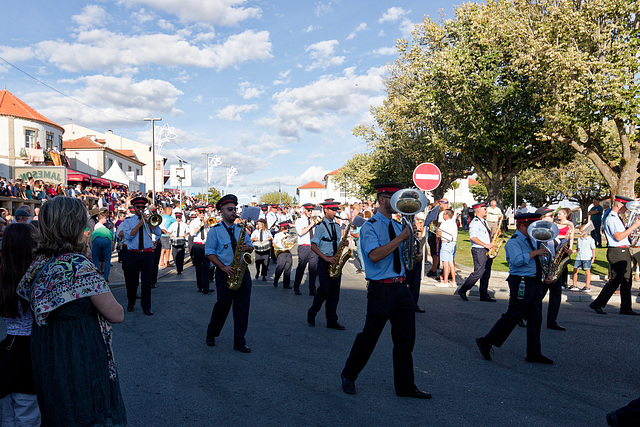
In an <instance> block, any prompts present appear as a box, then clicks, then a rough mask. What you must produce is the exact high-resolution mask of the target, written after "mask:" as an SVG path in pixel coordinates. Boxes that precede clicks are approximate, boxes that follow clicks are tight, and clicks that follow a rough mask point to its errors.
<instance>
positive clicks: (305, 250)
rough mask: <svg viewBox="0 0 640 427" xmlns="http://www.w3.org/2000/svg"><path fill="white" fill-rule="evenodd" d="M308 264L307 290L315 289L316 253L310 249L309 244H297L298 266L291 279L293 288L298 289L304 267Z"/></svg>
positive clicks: (316, 272)
mask: <svg viewBox="0 0 640 427" xmlns="http://www.w3.org/2000/svg"><path fill="white" fill-rule="evenodd" d="M307 265H308V266H309V292H311V291H315V290H316V276H317V274H318V254H317V253H315V252H313V251H312V250H311V246H298V266H297V267H296V277H295V279H294V280H293V289H294V290H296V291H299V290H300V285H301V284H302V277H303V276H304V269H305V268H306V267H307Z"/></svg>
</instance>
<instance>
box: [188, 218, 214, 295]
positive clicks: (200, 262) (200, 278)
mask: <svg viewBox="0 0 640 427" xmlns="http://www.w3.org/2000/svg"><path fill="white" fill-rule="evenodd" d="M204 211H205V207H204V206H197V207H196V214H197V218H196V219H194V220H193V221H191V224H189V234H190V235H191V236H193V244H192V246H191V248H190V249H189V254H190V255H191V261H193V267H194V269H195V270H196V286H197V287H198V292H202V293H203V294H204V295H207V294H208V293H209V266H210V263H209V259H208V258H207V257H206V256H205V253H204V252H205V251H204V245H205V243H206V242H207V232H208V230H209V227H208V226H207V221H206V219H205V217H204V216H205V213H204Z"/></svg>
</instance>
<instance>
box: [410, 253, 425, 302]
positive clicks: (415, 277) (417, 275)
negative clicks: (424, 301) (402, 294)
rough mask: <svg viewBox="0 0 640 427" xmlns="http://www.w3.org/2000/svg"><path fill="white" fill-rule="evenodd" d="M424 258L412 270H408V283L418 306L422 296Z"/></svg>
mask: <svg viewBox="0 0 640 427" xmlns="http://www.w3.org/2000/svg"><path fill="white" fill-rule="evenodd" d="M421 276H422V260H420V262H417V263H415V264H414V266H413V268H412V269H411V270H407V284H408V286H409V291H411V296H413V301H414V302H415V304H416V308H418V298H420V279H421V278H422V277H421Z"/></svg>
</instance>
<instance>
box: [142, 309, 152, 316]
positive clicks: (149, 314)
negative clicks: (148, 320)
mask: <svg viewBox="0 0 640 427" xmlns="http://www.w3.org/2000/svg"><path fill="white" fill-rule="evenodd" d="M142 312H143V313H144V314H146V315H147V316H153V311H151V310H149V309H147V310H142Z"/></svg>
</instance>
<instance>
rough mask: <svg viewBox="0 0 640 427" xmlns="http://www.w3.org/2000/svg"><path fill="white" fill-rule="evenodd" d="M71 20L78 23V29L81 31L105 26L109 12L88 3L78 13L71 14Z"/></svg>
mask: <svg viewBox="0 0 640 427" xmlns="http://www.w3.org/2000/svg"><path fill="white" fill-rule="evenodd" d="M71 20H73V22H75V23H76V24H77V25H78V29H79V30H81V31H83V30H87V29H89V28H98V27H103V26H105V25H106V24H107V22H108V21H109V14H108V13H107V11H106V10H104V8H103V7H101V6H98V5H95V4H90V5H87V6H85V7H84V9H82V12H81V13H80V14H79V15H73V16H72V17H71Z"/></svg>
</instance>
